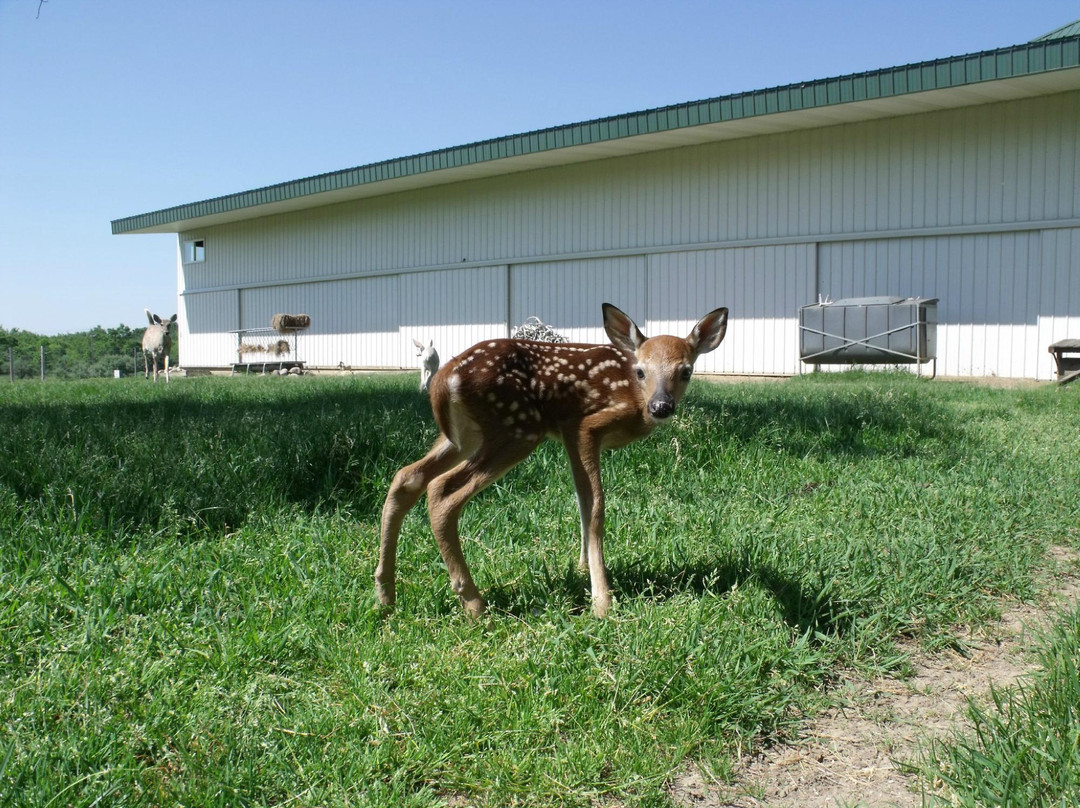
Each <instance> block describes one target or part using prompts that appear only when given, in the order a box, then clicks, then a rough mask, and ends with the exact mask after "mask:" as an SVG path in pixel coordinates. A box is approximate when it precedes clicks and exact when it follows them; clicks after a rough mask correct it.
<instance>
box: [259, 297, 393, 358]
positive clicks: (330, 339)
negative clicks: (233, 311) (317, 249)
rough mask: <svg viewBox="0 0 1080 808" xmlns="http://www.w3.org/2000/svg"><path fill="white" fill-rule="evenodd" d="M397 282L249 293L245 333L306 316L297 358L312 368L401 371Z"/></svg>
mask: <svg viewBox="0 0 1080 808" xmlns="http://www.w3.org/2000/svg"><path fill="white" fill-rule="evenodd" d="M397 288H398V278H396V277H392V276H391V277H380V278H362V279H353V280H345V281H330V282H325V283H309V284H291V285H287V286H270V287H262V288H256V289H244V290H242V294H241V310H242V312H243V315H242V318H241V322H242V325H241V327H242V328H266V327H269V325H270V321H271V319H272V318H273V316H274V314H278V313H288V314H301V313H302V314H307V315H309V316H310V317H311V327H310V328H308V329H306V330H305V331H303V332H300V334H299V335H298V336H297V356H296V358H297V359H299V360H301V361H303V362H305V363H307V364H308V365H312V366H319V367H337V366H338V365H340V364H344V365H346V366H348V367H399V366H401V365H402V362H403V358H404V357H403V355H402V353H401V349H400V346H399V345H398V344H397V329H398V320H397V307H398V294H397Z"/></svg>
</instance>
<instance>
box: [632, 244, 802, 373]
mask: <svg viewBox="0 0 1080 808" xmlns="http://www.w3.org/2000/svg"><path fill="white" fill-rule="evenodd" d="M648 290H649V291H648V295H649V305H648V311H649V319H648V324H647V326H645V329H646V330H645V333H646V334H650V335H651V334H677V335H679V336H685V335H686V334H689V333H690V329H692V328H693V327H694V324H695V323H696V322H697V321H698V319H700V318H701V317H702V316H703V315H705V314H707V313H708V312H709V311H711V310H712V309H714V308H717V307H719V306H727V307H728V309H729V311H730V312H731V314H730V315H729V316H730V322H729V324H728V330H727V336H725V337H724V341H723V342H722V343H720V347H719V348H717V349H716V351H714V352H713V353H711V354H706V355H705V356H703V357H702V358H701V359H699V360H698V363H697V369H698V370H699V371H705V372H709V373H748V374H787V373H795V372H797V371H798V359H799V357H798V350H797V348H798V346H797V339H798V333H797V332H798V323H797V321H796V320H795V318H794V313H795V312H797V311H798V308H799V306H801V305H803V304H805V303H807V302H810V301H812V300H813V297H814V251H813V247H812V246H810V245H789V246H784V247H749V248H736V249H730V250H696V251H693V252H683V253H667V254H661V255H653V256H650V260H649V286H648Z"/></svg>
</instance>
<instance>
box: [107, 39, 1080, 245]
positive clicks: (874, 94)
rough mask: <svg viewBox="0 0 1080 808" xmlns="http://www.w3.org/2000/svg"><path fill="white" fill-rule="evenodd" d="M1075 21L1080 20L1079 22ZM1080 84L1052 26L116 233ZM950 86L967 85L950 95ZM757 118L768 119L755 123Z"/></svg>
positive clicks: (513, 140) (260, 195)
mask: <svg viewBox="0 0 1080 808" xmlns="http://www.w3.org/2000/svg"><path fill="white" fill-rule="evenodd" d="M1071 25H1073V26H1075V25H1080V21H1078V22H1077V23H1072V24H1071ZM1068 27H1070V26H1066V28H1068ZM1063 30H1065V29H1064V28H1063V29H1059V31H1063ZM1055 74H1058V75H1059V76H1061V75H1067V76H1068V79H1069V80H1068V81H1067V82H1066V83H1064V84H1061V85H1059V84H1055V83H1054V82H1048V81H1039V82H1028V83H1025V82H1024V81H1023V79H1024V78H1025V77H1028V78H1031V77H1038V78H1041V79H1046V78H1048V77H1050V76H1053V75H1055ZM1017 84H1019V85H1021V86H1020V88H1019V89H1018V88H1017V87H1016V85H1017ZM977 85H984V89H986V92H984V93H982V94H978V93H974V92H972V91H973V90H976V89H979V88H978V87H977ZM999 86H1000V89H1001V94H1000V95H997V94H995V92H994V91H993V88H997V87H999ZM1006 88H1008V89H1006ZM1077 88H1080V32H1076V33H1075V34H1070V35H1067V36H1065V37H1061V36H1052V35H1051V34H1046V35H1045V36H1043V37H1040V38H1039V39H1038V40H1036V41H1034V42H1030V43H1027V44H1023V45H1015V46H1011V47H1006V48H998V49H996V50H989V51H983V52H980V53H974V54H968V55H964V56H954V57H949V58H944V59H936V60H933V61H927V62H919V63H916V64H910V65H904V66H901V67H891V68H885V69H881V70H874V71H869V72H865V73H856V74H851V75H846V76H839V77H836V78H828V79H820V80H817V81H808V82H804V83H800V84H789V85H786V86H783V87H774V88H770V89H764V90H754V91H751V92H745V93H736V94H734V95H727V96H721V97H718V98H709V99H706V100H703V101H692V102H688V103H684V104H675V105H672V106H668V107H661V108H658V109H651V110H646V111H642V112H631V113H628V114H625V115H617V116H613V117H608V118H598V119H596V120H591V121H584V122H582V123H574V124H569V125H566V126H557V127H553V128H550V129H541V130H537V131H534V132H526V133H524V134H519V135H509V136H506V137H500V138H495V139H493V140H485V141H482V142H479V143H471V144H467V145H464V146H455V147H452V148H446V149H439V150H437V151H432V152H427V153H424V154H417V155H413V156H410V157H401V158H398V159H394V160H385V161H383V162H379V163H371V164H369V165H364V166H359V167H356V168H348V169H344V170H341V171H334V172H331V173H328V174H320V175H318V176H314V177H307V178H305V179H298V180H293V181H290V182H283V183H279V184H277V185H270V186H267V187H265V188H257V189H255V190H251V191H243V192H241V193H235V194H229V195H227V196H221V197H217V198H215V199H207V200H204V201H201V202H192V203H189V204H186V205H178V206H176V207H171V208H165V209H163V210H158V211H153V212H150V213H143V214H139V215H136V216H129V217H127V218H123V219H116V220H114V221H113V222H112V232H113V233H114V234H123V233H176V232H180V231H181V230H190V229H193V228H196V227H201V226H213V225H216V224H222V223H225V222H230V221H238V220H241V219H250V218H255V217H259V216H266V215H272V214H274V213H280V212H286V211H290V210H300V209H305V208H311V207H317V206H320V205H326V204H333V203H335V202H340V201H345V200H349V199H357V198H362V197H365V196H376V195H379V194H383V193H393V192H396V191H400V190H407V189H410V188H420V187H428V186H432V185H437V184H442V183H446V182H455V181H459V180H463V179H470V178H474V177H478V176H492V175H496V174H506V173H510V172H513V171H523V170H528V169H530V168H536V167H541V166H545V165H558V164H565V163H569V162H574V161H579V160H585V159H598V158H600V157H604V156H614V155H617V154H628V153H635V152H642V151H650V150H655V149H660V148H671V147H673V146H678V145H686V144H688V143H701V142H707V141H710V140H719V139H723V138H725V137H739V136H746V135H748V134H758V133H761V132H764V131H778V128H777V127H776V126H771V127H770V128H768V129H765V128H761V127H763V126H764V124H765V122H766V121H765V119H766V118H768V116H773V117H774V118H778V119H780V120H782V121H784V122H785V123H784V124H783V125H781V126H780V127H779V130H780V131H782V130H783V129H785V128H786V129H794V128H806V127H810V126H824V125H830V124H832V123H838V122H843V121H844V120H864V119H867V118H872V117H883V116H887V115H898V114H905V112H912V111H921V110H922V109H925V108H927V107H923V108H920V107H918V106H917V105H913V104H912V103H911V99H914V98H915V97H916V96H918V98H924V97H925V98H930V97H932V94H934V93H937V94H939V95H941V96H942V97H941V100H940V101H939V102H938V103H937V104H936V106H934V107H933V108H946V107H953V106H961V105H965V104H971V103H986V102H990V101H994V100H1001V99H1003V98H1016V97H1024V96H1027V95H1037V94H1044V93H1049V92H1061V91H1064V90H1070V89H1077ZM950 90H952V91H956V90H965V91H966V92H964V93H962V94H957V93H954V94H949V92H948V91H950ZM901 102H907V104H906V105H905V104H904V103H901ZM830 110H831V111H834V112H835V111H837V110H846V112H843V113H842V114H843V115H847V116H848V117H846V118H845V117H840V116H839V115H838V116H837V117H833V118H829V117H828V116H823V115H822V114H821V113H823V112H828V111H830ZM810 113H814V114H810ZM759 119H761V120H759ZM769 120H770V121H771V120H772V118H769ZM755 122H756V123H757V125H758V126H759V128H758V129H756V130H755V129H754V128H753V124H755Z"/></svg>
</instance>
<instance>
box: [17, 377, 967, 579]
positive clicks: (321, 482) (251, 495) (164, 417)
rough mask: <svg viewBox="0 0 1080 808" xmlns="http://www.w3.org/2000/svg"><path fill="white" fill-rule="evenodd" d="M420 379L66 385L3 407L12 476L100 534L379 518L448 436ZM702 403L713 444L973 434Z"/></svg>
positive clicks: (807, 399) (958, 439) (889, 443)
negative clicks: (345, 513) (439, 437)
mask: <svg viewBox="0 0 1080 808" xmlns="http://www.w3.org/2000/svg"><path fill="white" fill-rule="evenodd" d="M414 385H415V376H414V375H409V376H406V375H402V376H399V377H394V378H385V377H383V378H378V379H374V378H365V377H352V378H342V379H310V380H309V379H299V380H294V379H272V378H270V379H236V380H232V379H230V380H222V379H212V380H188V381H186V382H184V383H182V384H176V383H174V384H173V385H172V389H167V388H166V386H165V385H158V386H157V387H155V388H152V389H147V388H148V387H149V385H142V384H139V383H134V382H133V383H129V384H127V385H125V386H121V387H114V388H113V387H110V388H105V389H100V390H96V391H94V390H91V392H90V393H85V392H84V393H83V394H81V395H76V394H66V393H65V392H64V391H65V388H63V387H62V386H53V387H51V388H49V389H50V390H52V391H58V392H59V394H58V395H55V396H51V397H48V398H47V397H46V395H45V394H42V396H41V398H40V399H39V400H37V401H35V402H33V403H19V402H11V401H9V402H6V403H4V404H3V406H2V409H0V414H2V415H3V417H4V419H5V423H6V425H7V429H6V430H5V433H4V434H3V435H2V436H0V450H2V452H3V454H4V456H5V457H6V458H7V462H6V463H4V464H0V485H3V486H6V487H8V488H9V489H10V490H12V491H13V492H14V493H15V494H16V497H17V498H18V499H19V500H21V501H22V502H23V503H26V504H27V507H29V508H37V509H39V511H40V512H41V513H42V514H43V515H49V516H50V518H51V515H54V514H56V513H61V512H66V511H69V510H74V509H75V508H77V509H78V510H79V512H80V516H81V518H83V519H85V520H86V524H85V525H84V526H85V527H88V528H91V529H92V528H94V527H98V528H100V529H104V530H112V529H114V528H124V527H140V528H142V527H145V526H150V527H151V529H155V530H156V529H160V528H161V527H162V525H163V524H166V523H167V524H171V525H173V526H176V525H177V524H180V528H179V529H181V530H193V531H198V530H203V529H212V530H221V529H235V528H236V527H239V526H241V525H243V524H244V523H245V522H246V521H248V520H250V519H251V518H252V517H253V516H254V515H256V514H259V513H267V512H274V511H280V510H281V509H283V508H284V509H298V510H300V511H305V512H315V511H318V510H320V509H327V508H329V509H333V508H336V507H339V506H347V507H348V508H349V509H350V510H351V511H352V512H353V513H355V514H357V515H358V516H359V517H361V518H363V519H369V518H377V514H378V511H379V508H380V507H381V505H382V499H383V497H384V496H385V493H386V488H387V486H388V485H389V482H390V479H391V477H392V476H393V474H394V473H395V472H396V470H397V469H398V468H400V467H401V466H403V465H404V464H406V463H409V462H412V461H414V460H416V459H417V458H419V457H421V456H422V455H423V453H424V452H425V451H426V450H427V449H428V447H429V446H430V443H431V441H432V440H433V439H434V438H435V435H436V430H435V425H434V422H433V419H432V416H431V411H430V405H429V402H428V399H427V397H426V395H424V394H422V393H419V392H418V391H416V389H415V387H414ZM72 389H76V388H72ZM695 408H696V409H697V410H698V412H697V413H693V412H692V410H693V409H695ZM687 409H688V410H691V412H688V413H687V414H686V417H689V418H691V419H693V420H692V423H693V424H694V426H693V427H692V429H694V430H695V431H693V432H692V433H689V434H691V436H692V437H693V439H694V442H695V443H698V444H700V445H701V447H702V451H706V452H708V451H712V447H713V446H714V445H735V446H739V447H743V446H745V447H752V446H753V445H755V444H756V445H758V446H759V447H760V446H761V445H762V444H764V445H765V446H767V447H768V448H769V449H770V450H779V451H783V452H786V453H790V454H793V455H798V456H804V455H807V454H811V453H826V454H835V455H841V456H855V457H860V456H869V455H873V454H875V453H878V452H889V453H893V454H899V455H901V456H903V455H917V454H919V453H920V452H922V451H924V445H925V444H927V443H931V442H932V443H934V444H935V447H936V451H937V453H938V455H937V456H938V457H940V456H941V451H942V447H945V450H946V452H947V453H948V452H949V451H950V450H949V449H948V447H950V446H959V445H960V444H961V443H963V432H962V427H961V426H960V425H959V424H958V423H957V419H956V418H955V417H950V413H949V412H948V411H947V408H945V407H943V406H942V405H941V404H940V403H939V402H937V401H935V400H933V398H932V397H929V396H925V395H922V390H921V388H920V386H918V385H904V384H897V385H894V386H888V385H881V386H879V385H868V384H861V385H852V384H838V385H829V386H826V385H799V386H796V387H791V388H789V387H788V386H786V385H785V386H777V387H776V388H772V389H768V390H766V389H763V388H762V387H761V386H757V385H755V386H730V387H723V388H721V387H699V388H697V392H695V394H694V395H692V396H691V397H690V398H689V399H688V401H687ZM698 427H700V429H699V428H698ZM957 454H958V453H957ZM560 473H561V472H560ZM534 476H535V475H534ZM526 479H528V478H526ZM539 484H541V485H542V484H543V482H542V481H540V482H539ZM72 502H73V503H74V505H73V506H70V505H69V503H72ZM184 525H190V527H184ZM701 574H702V575H705V576H709V575H712V571H702V573H701ZM683 575H685V573H683ZM668 577H669V578H670V579H671V580H670V581H669V583H668V584H666V585H667V586H670V585H674V584H675V582H676V581H677V580H678V578H677V577H676V576H675V573H671V574H670V575H669V576H668ZM653 579H654V581H662V580H663V576H662V575H660V576H656V575H654V576H653ZM652 585H653V586H660V588H661V589H663V585H660V584H657V583H654V584H652ZM702 585H703V584H702ZM623 589H624V591H629V590H630V587H629V586H628V585H627V586H624V587H623ZM639 589H641V587H639ZM641 591H644V590H643V589H641Z"/></svg>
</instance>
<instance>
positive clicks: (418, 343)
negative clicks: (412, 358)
mask: <svg viewBox="0 0 1080 808" xmlns="http://www.w3.org/2000/svg"><path fill="white" fill-rule="evenodd" d="M412 344H413V345H415V346H416V350H418V351H422V350H424V343H422V342H421V341H420V340H418V339H417V338H416V337H413V341H412Z"/></svg>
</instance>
